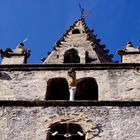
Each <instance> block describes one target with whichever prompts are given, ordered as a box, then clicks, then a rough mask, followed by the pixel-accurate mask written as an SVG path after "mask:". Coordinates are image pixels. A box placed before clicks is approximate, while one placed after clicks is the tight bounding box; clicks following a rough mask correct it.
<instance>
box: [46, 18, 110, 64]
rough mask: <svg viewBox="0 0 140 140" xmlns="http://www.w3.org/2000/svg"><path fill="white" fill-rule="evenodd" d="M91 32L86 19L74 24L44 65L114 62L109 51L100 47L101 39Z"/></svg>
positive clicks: (102, 46) (58, 42)
mask: <svg viewBox="0 0 140 140" xmlns="http://www.w3.org/2000/svg"><path fill="white" fill-rule="evenodd" d="M93 31H94V30H90V29H89V28H88V27H87V25H86V23H85V20H84V18H82V19H79V20H77V21H75V22H74V23H73V25H72V26H70V27H69V29H68V30H67V31H66V32H65V34H63V36H62V37H61V38H60V39H59V40H58V41H57V43H56V44H55V46H54V47H53V51H52V52H51V53H50V54H49V55H48V57H47V58H45V59H44V60H43V62H44V63H54V64H62V63H82V64H84V63H106V62H112V55H108V52H109V50H104V47H105V45H100V39H96V35H94V34H93V33H92V32H93Z"/></svg>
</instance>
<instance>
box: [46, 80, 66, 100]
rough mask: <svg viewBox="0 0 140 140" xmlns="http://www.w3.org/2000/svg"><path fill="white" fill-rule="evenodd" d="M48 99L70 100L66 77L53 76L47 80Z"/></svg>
mask: <svg viewBox="0 0 140 140" xmlns="http://www.w3.org/2000/svg"><path fill="white" fill-rule="evenodd" d="M45 99H46V100H69V86H68V83H67V81H66V79H65V78H52V79H49V80H48V81H47V91H46V95H45Z"/></svg>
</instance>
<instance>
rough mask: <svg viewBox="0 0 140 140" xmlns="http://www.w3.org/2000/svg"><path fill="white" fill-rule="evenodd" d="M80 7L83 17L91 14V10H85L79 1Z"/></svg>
mask: <svg viewBox="0 0 140 140" xmlns="http://www.w3.org/2000/svg"><path fill="white" fill-rule="evenodd" d="M79 8H80V12H81V18H85V17H86V16H90V15H91V12H85V10H84V8H82V6H81V4H80V3H79Z"/></svg>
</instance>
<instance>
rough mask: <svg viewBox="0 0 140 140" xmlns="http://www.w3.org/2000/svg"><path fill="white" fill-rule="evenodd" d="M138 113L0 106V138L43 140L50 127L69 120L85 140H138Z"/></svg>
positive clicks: (123, 109) (132, 110)
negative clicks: (80, 130)
mask: <svg viewBox="0 0 140 140" xmlns="http://www.w3.org/2000/svg"><path fill="white" fill-rule="evenodd" d="M66 112H68V115H66ZM139 114H140V107H111V106H110V107H107V106H102V107H95V106H94V107H90V106H87V107H83V106H81V107H68V108H66V107H47V108H45V107H27V108H25V107H1V108H0V139H1V140H11V139H12V140H46V136H47V132H48V131H47V130H48V128H49V126H50V125H51V124H53V123H57V122H60V121H61V122H63V123H66V122H67V120H69V122H71V123H73V122H74V123H76V124H79V125H80V126H81V127H82V128H83V131H84V132H86V138H87V139H88V140H89V139H90V140H139V139H140V133H139V132H140V123H139V122H140V115H139ZM87 132H89V133H87Z"/></svg>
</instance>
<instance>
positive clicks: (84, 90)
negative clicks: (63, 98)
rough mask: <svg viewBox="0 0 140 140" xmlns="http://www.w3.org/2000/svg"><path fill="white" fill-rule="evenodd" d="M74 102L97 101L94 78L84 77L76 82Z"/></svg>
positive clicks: (96, 87)
mask: <svg viewBox="0 0 140 140" xmlns="http://www.w3.org/2000/svg"><path fill="white" fill-rule="evenodd" d="M75 100H98V85H97V83H96V80H95V79H94V78H91V77H86V78H81V79H79V80H78V82H77V85H76V93H75Z"/></svg>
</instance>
